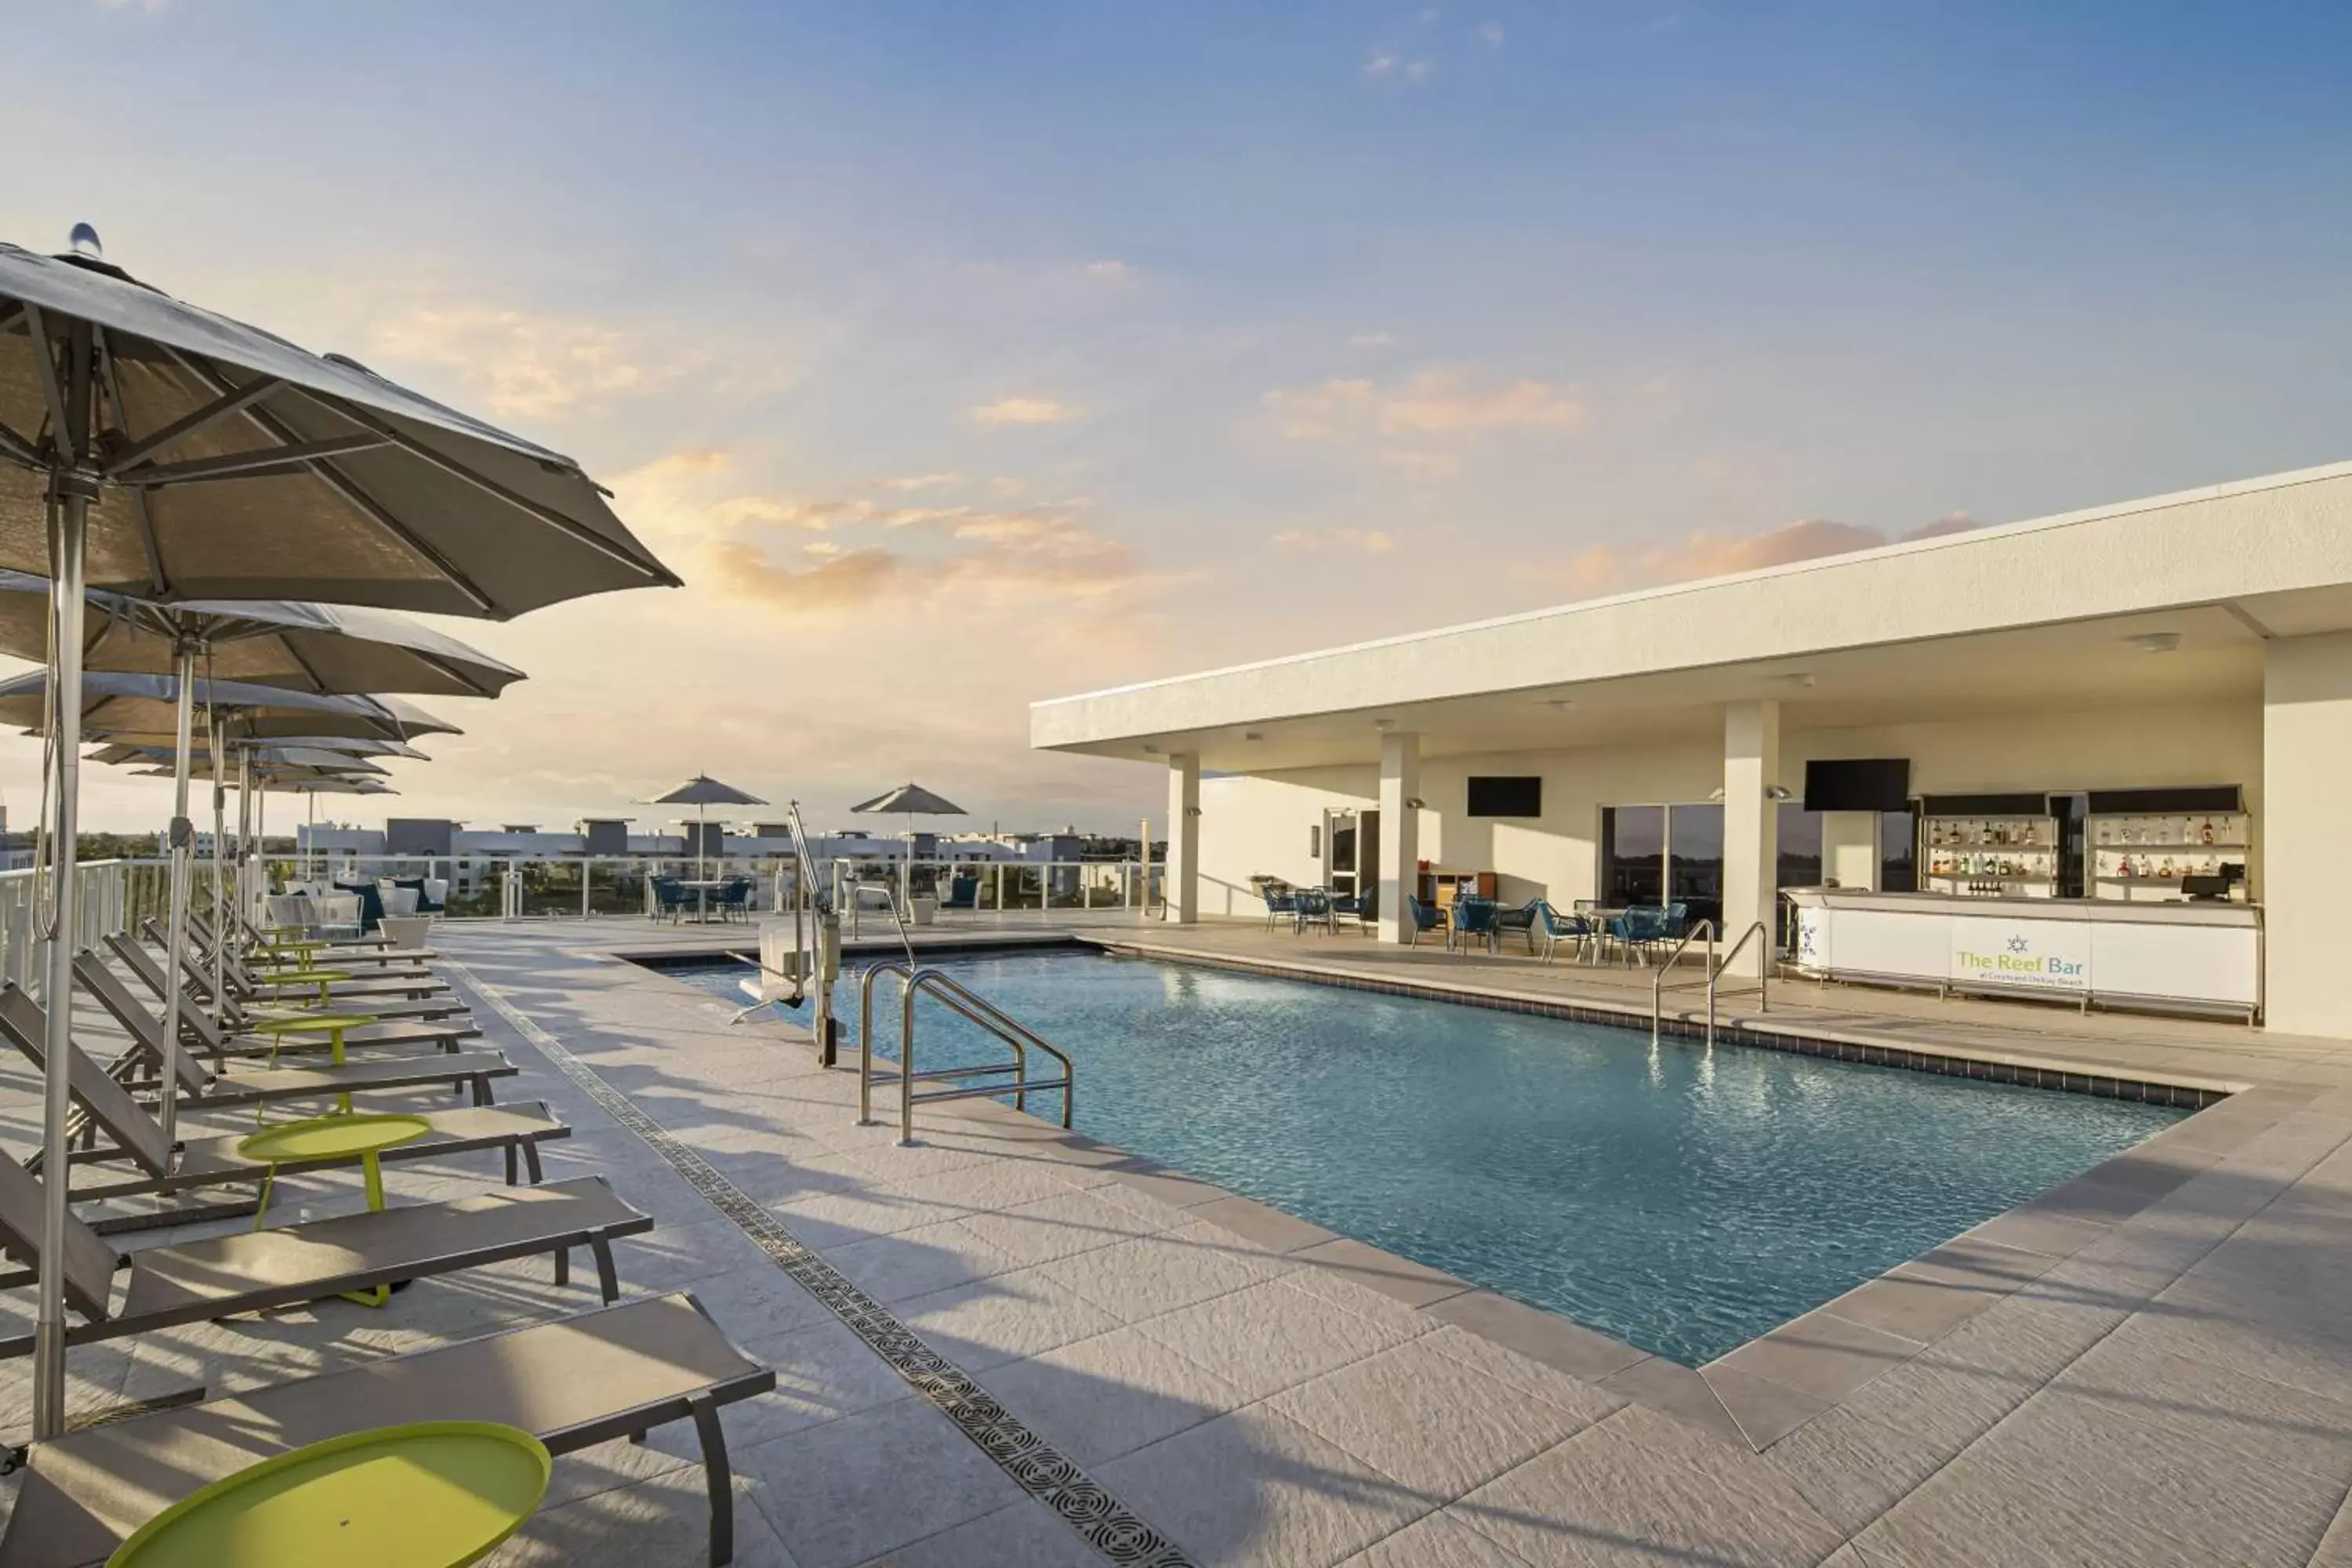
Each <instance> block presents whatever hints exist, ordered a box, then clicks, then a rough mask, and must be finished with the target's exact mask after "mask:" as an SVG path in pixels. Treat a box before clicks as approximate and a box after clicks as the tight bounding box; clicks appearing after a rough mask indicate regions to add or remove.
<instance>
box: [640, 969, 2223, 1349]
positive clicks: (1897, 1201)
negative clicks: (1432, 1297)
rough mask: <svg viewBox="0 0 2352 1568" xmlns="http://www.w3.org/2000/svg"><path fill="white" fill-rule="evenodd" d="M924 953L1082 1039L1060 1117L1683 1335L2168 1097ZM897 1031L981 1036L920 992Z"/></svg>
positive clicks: (1924, 1239) (2085, 1163)
mask: <svg viewBox="0 0 2352 1568" xmlns="http://www.w3.org/2000/svg"><path fill="white" fill-rule="evenodd" d="M945 966H946V967H948V968H950V969H952V970H953V971H954V973H955V974H956V976H957V978H959V979H961V981H962V982H963V983H964V984H967V985H969V986H971V988H972V989H974V990H975V991H977V992H979V993H980V994H982V995H983V996H985V997H987V998H988V999H989V1000H991V1001H992V1002H994V1003H995V1004H996V1005H998V1006H1000V1007H1003V1009H1004V1010H1005V1011H1007V1012H1009V1013H1011V1014H1012V1015H1013V1016H1014V1017H1016V1018H1019V1019H1020V1020H1022V1021H1023V1022H1024V1023H1025V1024H1027V1025H1029V1026H1031V1027H1033V1028H1034V1029H1035V1030H1036V1031H1037V1032H1038V1033H1039V1034H1041V1035H1043V1036H1044V1037H1045V1038H1046V1039H1049V1040H1051V1041H1053V1042H1054V1043H1055V1045H1057V1046H1059V1047H1062V1048H1063V1049H1064V1050H1066V1051H1067V1052H1069V1053H1070V1055H1071V1056H1072V1057H1073V1058H1075V1060H1076V1070H1077V1083H1078V1094H1077V1104H1076V1124H1077V1126H1078V1128H1079V1130H1080V1131H1085V1132H1087V1133H1089V1134H1092V1135H1093V1136H1095V1137H1097V1138H1100V1139H1102V1140H1104V1141H1105V1142H1110V1143H1115V1144H1118V1145H1119V1146H1120V1147H1122V1148H1125V1149H1129V1150H1131V1151H1133V1152H1137V1153H1140V1154H1145V1155H1149V1156H1150V1157H1151V1158H1153V1159H1155V1160H1159V1161H1161V1162H1163V1163H1167V1164H1169V1165H1172V1166H1174V1167H1176V1168H1178V1169H1180V1170H1182V1171H1185V1172H1188V1173H1192V1174H1193V1175H1196V1176H1201V1177H1203V1178H1205V1179H1206V1180H1209V1181H1212V1182H1215V1183H1218V1184H1221V1185H1223V1186H1226V1187H1230V1188H1232V1189H1233V1190H1234V1191H1235V1192H1237V1193H1244V1194H1248V1195H1249V1196H1251V1197H1254V1198H1255V1199H1257V1200H1258V1201H1260V1202H1261V1203H1265V1204H1269V1205H1273V1206H1274V1207H1276V1208H1279V1209H1282V1210H1285V1211H1286V1212H1288V1213H1290V1214H1294V1215H1299V1216H1301V1217H1302V1218H1306V1219H1309V1220H1312V1221H1314V1222H1315V1223H1316V1224H1318V1225H1321V1226H1327V1227H1328V1228H1329V1229H1331V1230H1334V1231H1337V1232H1339V1234H1341V1235H1343V1236H1352V1237H1358V1238H1359V1239H1360V1240H1363V1241H1368V1242H1370V1243H1372V1244H1373V1245H1374V1246H1377V1247H1386V1248H1388V1249H1389V1250H1390V1251H1392V1252H1396V1253H1400V1254H1402V1255H1403V1256H1404V1257H1407V1258H1414V1259H1417V1260H1419V1261H1421V1262H1423V1263H1426V1264H1429V1265H1431V1266H1433V1267H1434V1268H1442V1269H1444V1270H1445V1271H1447V1272H1448V1273H1451V1274H1454V1275H1456V1276H1458V1277H1460V1278H1462V1279H1466V1280H1469V1281H1470V1282H1472V1283H1474V1284H1476V1285H1483V1286H1485V1287H1486V1288H1487V1289H1492V1290H1497V1291H1500V1292H1502V1293H1503V1294H1505V1295H1507V1296H1513V1297H1517V1299H1518V1300H1522V1301H1526V1302H1529V1303H1531V1304H1533V1305H1535V1306H1538V1307H1543V1308H1547V1309H1549V1310H1552V1311H1555V1312H1559V1313H1560V1314H1562V1315H1564V1316H1566V1317H1569V1318H1571V1319H1574V1320H1575V1321H1578V1322H1580V1323H1583V1324H1585V1325H1587V1326H1589V1327H1591V1328H1594V1329H1598V1330H1600V1331H1601V1332H1603V1333H1606V1334H1612V1335H1614V1336H1615V1337H1617V1338H1619V1339H1622V1340H1625V1341H1627V1342H1631V1343H1633V1344H1635V1345H1638V1346H1640V1347H1641V1348H1642V1349H1643V1350H1646V1351H1651V1352H1655V1353H1657V1354H1659V1355H1664V1356H1668V1357H1671V1358H1673V1359H1674V1360H1676V1361H1680V1362H1685V1363H1690V1364H1694V1365H1695V1364H1697V1363H1702V1362H1706V1361H1708V1360H1711V1359H1713V1358H1714V1357H1716V1356H1718V1355H1721V1354H1722V1353H1723V1352H1726V1351H1728V1350H1731V1349H1733V1348H1734V1347H1736V1346H1738V1345H1739V1344H1742V1343H1744V1342H1747V1341H1748V1340H1749V1339H1752V1338H1754V1337H1755V1336H1756V1335H1758V1334H1759V1333H1762V1332H1764V1331H1767V1330H1769V1329H1771V1328H1773V1327H1776V1326H1777V1325H1779V1324H1780V1323H1782V1322H1784V1321H1787V1320H1788V1319H1790V1318H1792V1317H1794V1316H1796V1315H1797V1314H1799V1313H1801V1312H1803V1311H1806V1310H1810V1309H1811V1308H1813V1307H1816V1306H1819V1305H1820V1304H1821V1303H1822V1302H1823V1301H1826V1300H1829V1299H1830V1298H1832V1297H1833V1296H1836V1295H1839V1294H1840V1293H1842V1292H1843V1291H1844V1290H1846V1289H1849V1288H1851V1287H1853V1286H1854V1285H1856V1284H1859V1283H1860V1282H1862V1281H1863V1280H1864V1279H1869V1278H1871V1277H1872V1276H1874V1275H1876V1274H1879V1273H1881V1272H1883V1271H1885V1269H1887V1268H1892V1267H1893V1266H1894V1265H1895V1264H1897V1263H1900V1262H1902V1261H1903V1260H1904V1259H1906V1258H1910V1257H1913V1256H1915V1255H1916V1254H1917V1253H1920V1252H1922V1251H1925V1250H1926V1249H1927V1248H1928V1247H1933V1246H1935V1245H1937V1243H1938V1242H1941V1241H1945V1240H1947V1239H1948V1238H1950V1237H1953V1236H1955V1235H1957V1234H1958V1233H1959V1232H1960V1231H1963V1230H1966V1229H1967V1228H1969V1226H1973V1225H1975V1224H1977V1223H1978V1222H1979V1221H1981V1220H1984V1219H1988V1218H1990V1217H1991V1216H1992V1215H1996V1214H1999V1213H2000V1212H2001V1211H2002V1210H2004V1209H2008V1208H2011V1207H2014V1206H2015V1205H2018V1204H2019V1203H2021V1202H2023V1201H2024V1200H2025V1199H2027V1198H2029V1197H2032V1195H2033V1194H2036V1193H2038V1192H2041V1191H2042V1189H2044V1188H2046V1187H2049V1186H2052V1185H2054V1184H2057V1183H2059V1182H2062V1181H2064V1180H2066V1179H2067V1178H2068V1177H2070V1176H2073V1175H2075V1174H2077V1173H2080V1172H2082V1171H2083V1170H2084V1169H2086V1168H2087V1167H2089V1166H2090V1165H2093V1164H2095V1163H2097V1162H2098V1161H2100V1160H2102V1159H2105V1157H2106V1156H2108V1155H2110V1154H2113V1153H2116V1152H2118V1151H2120V1150H2123V1149H2126V1148H2127V1147H2129V1146H2130V1145H2132V1144H2134V1143H2136V1142H2139V1141H2140V1140H2141V1139H2143V1138H2146V1137H2147V1136H2148V1135H2149V1134H2150V1133H2153V1132H2155V1131H2158V1129H2159V1128H2162V1127H2164V1126H2166V1125H2168V1124H2169V1123H2170V1122H2172V1121H2176V1120H2178V1119H2179V1117H2180V1116H2181V1115H2182V1114H2183V1113H2182V1112H2179V1111H2176V1110H2165V1109H2159V1108H2158V1107H2154V1106H2146V1105H2139V1104H2134V1103H2128V1102H2122V1101H2116V1100H2095V1099H2092V1098H2090V1097H2089V1096H2086V1095H2075V1094H2059V1093H2055V1092H2052V1091H2049V1090H2043V1089H2016V1088H2010V1087H2007V1086H2003V1085H1997V1084H1989V1083H1980V1082H1971V1081H1967V1080H1962V1079H1946V1078H1937V1077H1933V1076H1930V1075H1927V1074H1922V1073H1914V1072H1907V1071H1903V1070H1899V1069H1895V1068H1872V1067H1864V1066H1859V1065H1856V1064H1853V1063H1846V1062H1835V1061H1824V1060H1821V1059H1818V1058H1811V1057H1802V1056H1795V1055H1790V1054H1787V1053H1783V1052H1778V1051H1767V1050H1757V1049H1753V1048H1747V1047H1733V1046H1717V1047H1716V1048H1715V1049H1714V1050H1712V1051H1709V1050H1707V1049H1706V1048H1705V1047H1703V1046H1701V1045H1699V1044H1697V1043H1696V1042H1691V1041H1684V1040H1676V1039H1669V1040H1667V1041H1665V1042H1664V1044H1662V1045H1660V1046H1659V1047H1657V1048H1655V1049H1653V1048H1652V1047H1651V1046H1650V1041H1649V1037H1648V1035H1647V1033H1646V1032H1643V1031H1636V1030H1630V1029H1620V1028H1612V1027H1608V1026H1598V1025H1587V1024H1576V1023H1568V1022H1561V1021H1558V1020H1553V1019H1548V1018H1538V1017H1529V1016H1519V1015H1515V1014H1508V1013H1498V1012H1493V1011H1489V1010H1486V1009H1481V1008H1474V1007H1465V1006H1460V1005H1454V1004H1450V1003H1444V1002H1431V1001H1423V1000H1419V999H1416V998H1408V997H1397V996H1384V995H1381V994H1375V993H1371V992H1363V991H1348V990H1340V989H1337V988H1333V987H1328V986H1320V985H1312V984H1304V983H1300V982H1294V981H1286V980H1275V979H1265V978H1260V977H1258V976H1255V975H1247V974H1235V973H1225V972H1222V971H1217V970H1210V969H1199V968H1189V967H1184V966H1181V965H1174V964H1165V963H1152V962H1148V961H1143V960H1123V959H1112V958H1106V957H1102V956H1098V955H1096V954H1093V953H1078V952H1054V953H1016V954H1005V955H1002V956H973V957H968V958H962V959H954V960H949V961H947V963H946V964H945ZM748 972H749V971H748V969H747V968H746V967H745V966H742V965H730V967H728V968H727V969H725V970H723V971H720V970H717V969H704V970H700V971H685V972H678V973H680V974H681V977H683V978H688V979H692V980H694V981H696V983H697V984H705V985H708V986H709V988H710V989H712V990H713V991H714V992H716V993H717V994H719V995H721V996H724V997H727V998H729V999H730V1000H736V1001H740V996H739V995H738V994H737V992H736V989H735V987H736V983H737V982H738V981H739V980H740V978H741V977H742V976H743V975H744V974H745V973H748ZM895 985H896V983H895V982H886V983H885V987H886V989H885V992H884V994H887V995H888V996H889V997H890V1000H891V1002H892V1004H893V1005H892V1006H891V1008H890V1010H889V1012H888V1014H887V1016H889V1017H890V1018H891V1019H892V1020H893V1022H892V1023H891V1024H889V1025H888V1026H881V1025H880V1024H878V1023H877V1035H878V1036H879V1037H880V1038H881V1040H882V1041H884V1042H887V1044H888V1045H889V1046H891V1047H893V1048H895V1045H896V1039H897V1029H896V1023H895V1018H896V1012H897V1009H896V999H897V998H896V990H895ZM856 994H857V992H856V985H855V984H851V983H849V982H846V981H845V983H844V984H843V985H842V987H841V991H840V995H841V999H842V1012H843V1015H844V1017H845V1025H846V1026H848V1027H849V1028H851V1029H853V1030H854V1028H855V1026H856ZM877 1000H878V998H877ZM878 1016H881V1015H877V1017H878ZM917 1040H918V1045H919V1056H920V1064H921V1065H922V1066H924V1067H926V1068H928V1067H931V1066H935V1065H936V1066H950V1065H954V1064H957V1063H962V1062H972V1063H979V1062H982V1061H1000V1060H1003V1059H1004V1055H1003V1050H1002V1048H1001V1047H996V1046H995V1045H994V1043H993V1042H992V1041H991V1040H990V1039H988V1037H985V1036H983V1035H981V1034H980V1033H979V1032H978V1031H977V1030H974V1029H972V1028H971V1026H968V1025H965V1024H964V1023H962V1021H961V1020H960V1019H956V1018H953V1017H952V1016H949V1015H948V1014H946V1013H944V1012H943V1011H940V1010H939V1009H938V1008H937V1006H936V1005H935V1004H933V1003H930V1002H929V1001H928V1000H926V1001H925V1002H924V1003H922V1004H921V1005H920V1007H919V1014H918V1032H917ZM852 1059H854V1058H852ZM1031 1071H1032V1072H1033V1073H1040V1074H1041V1076H1043V1075H1045V1074H1049V1073H1050V1071H1051V1066H1050V1064H1047V1065H1046V1066H1045V1068H1043V1069H1042V1070H1041V1068H1039V1066H1038V1064H1036V1063H1034V1062H1033V1063H1032V1064H1031ZM1048 1100H1052V1097H1045V1100H1039V1101H1035V1102H1033V1104H1032V1106H1031V1109H1032V1110H1034V1111H1037V1112H1039V1113H1041V1114H1053V1113H1055V1112H1057V1111H1058V1110H1059V1109H1060V1108H1059V1104H1058V1102H1057V1101H1055V1102H1053V1103H1051V1104H1048V1103H1047V1102H1046V1101H1048ZM893 1113H894V1114H895V1109H894V1111H893Z"/></svg>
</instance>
